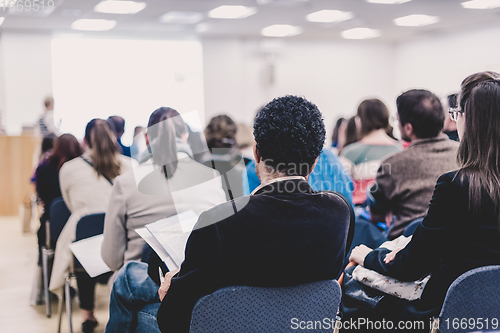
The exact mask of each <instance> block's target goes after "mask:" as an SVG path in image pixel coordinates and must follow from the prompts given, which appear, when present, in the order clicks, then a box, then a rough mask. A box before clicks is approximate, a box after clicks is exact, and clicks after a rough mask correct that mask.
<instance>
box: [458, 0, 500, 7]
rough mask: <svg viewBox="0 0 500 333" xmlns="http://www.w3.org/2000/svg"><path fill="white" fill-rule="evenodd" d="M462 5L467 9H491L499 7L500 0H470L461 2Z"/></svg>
mask: <svg viewBox="0 0 500 333" xmlns="http://www.w3.org/2000/svg"><path fill="white" fill-rule="evenodd" d="M462 7H464V8H468V9H491V8H497V7H500V0H472V1H466V2H462Z"/></svg>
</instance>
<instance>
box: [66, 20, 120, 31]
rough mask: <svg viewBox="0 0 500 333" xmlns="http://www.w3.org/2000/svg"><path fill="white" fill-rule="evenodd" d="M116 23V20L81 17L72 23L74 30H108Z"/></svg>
mask: <svg viewBox="0 0 500 333" xmlns="http://www.w3.org/2000/svg"><path fill="white" fill-rule="evenodd" d="M115 25H116V21H114V20H101V19H97V20H96V19H80V20H76V21H75V22H73V23H72V24H71V29H73V30H89V31H106V30H109V29H112V28H113V27H114V26H115Z"/></svg>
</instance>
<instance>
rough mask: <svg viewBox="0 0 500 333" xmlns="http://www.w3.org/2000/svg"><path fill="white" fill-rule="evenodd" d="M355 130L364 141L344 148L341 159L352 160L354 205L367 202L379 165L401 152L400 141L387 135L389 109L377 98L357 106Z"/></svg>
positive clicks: (350, 169)
mask: <svg viewBox="0 0 500 333" xmlns="http://www.w3.org/2000/svg"><path fill="white" fill-rule="evenodd" d="M355 119H356V121H358V122H359V123H360V124H359V126H358V124H356V127H358V128H360V129H361V137H362V139H361V140H360V141H358V142H356V143H353V144H350V145H348V146H346V147H345V148H344V149H342V153H341V156H342V157H344V158H346V159H347V160H349V161H350V163H351V167H350V168H349V170H348V171H349V172H350V173H351V175H352V178H353V179H354V193H353V197H354V199H353V200H354V203H355V204H362V203H364V202H365V200H366V190H367V188H368V187H369V186H371V185H372V183H373V181H374V179H375V176H376V174H377V170H378V168H379V166H380V162H381V161H382V160H383V159H384V158H385V157H386V156H388V155H390V154H393V153H397V152H399V151H401V146H400V145H399V144H398V142H397V141H395V140H394V139H392V138H391V137H389V135H387V132H386V131H387V129H388V127H389V110H388V109H387V106H385V104H384V103H382V102H381V101H380V100H378V99H368V100H365V101H363V102H361V104H360V105H359V107H358V112H357V116H356V118H355Z"/></svg>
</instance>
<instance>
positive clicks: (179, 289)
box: [106, 96, 353, 332]
mask: <svg viewBox="0 0 500 333" xmlns="http://www.w3.org/2000/svg"><path fill="white" fill-rule="evenodd" d="M254 136H255V141H256V145H255V146H254V155H255V161H256V171H257V174H258V176H259V178H260V180H261V185H260V186H259V187H258V188H257V189H255V190H254V192H253V193H252V194H251V195H250V196H244V197H240V198H236V199H234V200H232V201H230V202H227V203H223V204H221V205H219V206H216V207H214V208H212V209H210V210H208V211H205V212H204V213H202V214H201V215H200V218H199V220H198V222H197V225H196V226H195V229H194V230H193V232H192V233H191V235H190V237H189V240H188V243H187V245H186V250H185V254H186V257H185V260H184V262H183V264H182V266H181V269H180V271H173V272H169V273H167V275H166V276H165V281H164V282H163V283H162V284H161V285H160V289H159V290H158V295H159V296H160V297H159V298H160V300H161V303H156V308H158V312H157V323H156V322H155V321H154V320H152V321H151V322H150V323H145V324H144V325H145V326H148V327H144V326H143V327H141V328H140V331H148V332H157V331H158V329H157V327H159V328H160V331H162V332H189V324H190V319H191V312H192V310H193V307H194V305H195V303H196V302H197V301H198V299H199V298H200V297H202V296H204V295H208V294H211V293H213V292H214V291H216V290H217V289H219V288H222V287H226V286H234V285H247V286H259V287H279V286H293V285H300V284H304V283H310V282H314V281H320V280H330V279H336V278H338V276H339V275H340V273H341V271H342V269H343V262H344V256H345V252H346V249H348V248H349V244H348V243H349V242H350V240H351V239H352V232H353V230H352V227H350V218H351V209H350V204H349V203H348V200H347V199H346V198H345V197H343V196H342V195H339V194H336V193H334V192H328V191H324V192H315V191H314V190H313V189H312V188H311V186H310V185H309V184H308V183H307V178H308V177H309V174H310V173H311V172H312V170H313V168H314V166H315V164H316V163H317V161H318V157H319V155H320V152H321V150H322V148H323V145H324V141H325V126H324V123H323V117H322V114H321V112H320V111H319V110H318V108H317V107H316V105H314V104H313V103H311V102H309V101H307V100H306V99H304V98H301V97H297V96H285V97H281V98H276V99H274V100H273V101H271V102H270V103H269V104H267V105H266V106H265V107H263V108H262V109H261V110H260V111H259V112H258V114H257V116H256V118H255V125H254ZM351 223H353V222H352V221H351ZM154 262H158V261H157V260H150V263H149V265H150V267H149V272H150V278H151V279H152V280H155V282H156V283H157V284H158V285H159V284H160V283H159V281H158V279H159V278H158V266H157V265H155V263H154ZM132 265H133V267H135V268H134V270H132V269H131V268H132V266H131V267H129V268H127V266H125V267H124V268H123V269H122V272H121V275H122V277H121V278H120V277H119V278H118V280H117V282H115V288H117V283H119V284H127V285H126V286H122V287H121V288H120V289H126V290H130V291H132V293H133V290H134V289H135V288H136V287H137V286H135V285H134V279H135V280H137V279H138V278H137V276H138V275H137V263H133V264H132ZM160 265H161V263H160ZM144 266H145V265H143V266H141V267H143V268H142V269H144V273H143V274H145V271H146V268H145V267H144ZM163 268H165V267H163ZM139 280H140V279H139ZM141 281H142V280H141ZM148 283H152V281H150V280H149V282H148ZM117 296H118V297H117ZM129 299H136V297H130V295H115V296H112V298H111V308H110V317H111V318H113V316H114V314H113V309H114V308H116V307H117V306H118V307H121V308H124V307H127V306H129V307H130V305H127V304H126V300H129ZM117 302H121V303H120V304H115V303H117ZM135 306H136V307H138V304H137V303H136V304H135ZM143 311H146V310H143ZM152 312H153V313H155V309H153V311H152V308H151V305H149V306H148V307H147V313H148V314H149V315H151V313H152ZM142 317H144V316H142ZM156 325H157V326H156ZM109 326H110V325H109V324H108V327H107V328H106V332H108V329H109V332H112V331H114V330H112V329H110V327H109ZM130 329H131V328H130V327H124V326H121V330H117V332H118V331H120V332H128V331H133V330H130ZM284 329H286V328H284Z"/></svg>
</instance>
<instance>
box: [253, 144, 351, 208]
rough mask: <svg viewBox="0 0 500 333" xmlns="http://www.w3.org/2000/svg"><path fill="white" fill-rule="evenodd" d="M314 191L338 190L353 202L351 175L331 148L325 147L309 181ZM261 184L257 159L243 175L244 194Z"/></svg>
mask: <svg viewBox="0 0 500 333" xmlns="http://www.w3.org/2000/svg"><path fill="white" fill-rule="evenodd" d="M307 182H308V183H309V185H311V187H312V189H313V190H314V191H325V190H328V191H337V192H340V193H342V194H343V195H344V196H345V197H346V198H348V199H349V201H350V202H351V204H352V190H353V182H352V179H351V176H350V175H349V174H348V173H347V171H346V170H345V169H344V167H343V166H342V164H341V163H340V160H339V158H338V157H337V156H336V155H335V154H334V153H333V152H331V151H330V150H329V149H323V150H322V151H321V154H320V155H319V160H318V163H317V164H316V167H315V168H314V170H313V171H312V173H311V175H310V176H309V179H308V181H307ZM259 185H260V180H259V178H258V177H257V174H256V173H255V161H251V162H250V163H248V165H247V177H243V191H244V195H249V194H250V193H252V191H253V190H255V189H256V188H257V187H258V186H259Z"/></svg>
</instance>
